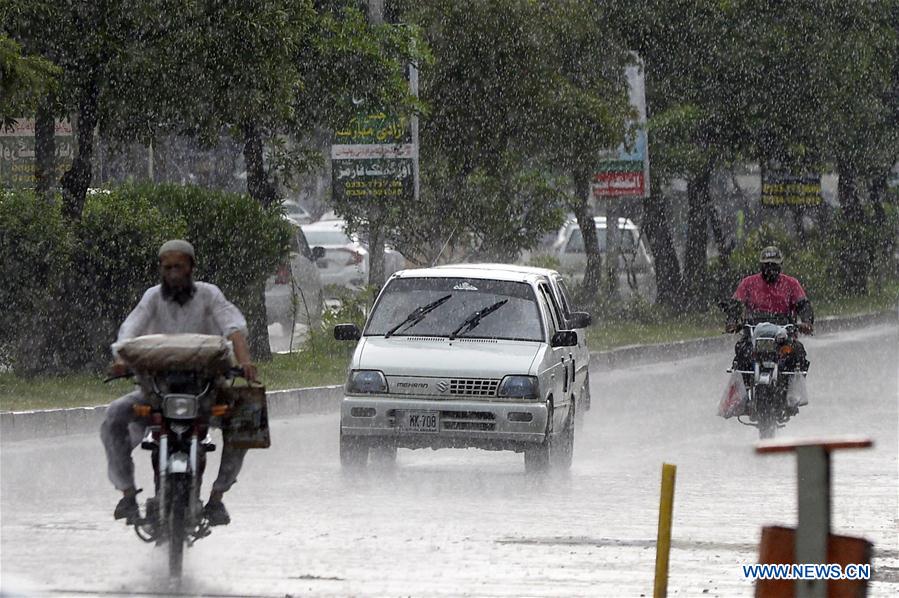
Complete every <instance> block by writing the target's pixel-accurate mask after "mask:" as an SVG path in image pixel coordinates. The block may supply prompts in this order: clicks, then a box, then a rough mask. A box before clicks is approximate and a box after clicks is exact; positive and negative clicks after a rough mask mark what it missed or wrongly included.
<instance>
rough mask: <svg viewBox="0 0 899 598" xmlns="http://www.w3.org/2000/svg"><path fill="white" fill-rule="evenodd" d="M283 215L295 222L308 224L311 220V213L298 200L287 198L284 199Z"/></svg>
mask: <svg viewBox="0 0 899 598" xmlns="http://www.w3.org/2000/svg"><path fill="white" fill-rule="evenodd" d="M283 206H284V215H285V216H286V217H287V218H288V219H290V220H292V221H293V222H296V223H297V224H310V223H311V222H312V221H313V218H312V214H310V213H309V212H308V211H307V210H306V208H304V207H303V206H301V205H300V204H299V203H298V202H296V201H293V200H290V199H287V200H284V204H283Z"/></svg>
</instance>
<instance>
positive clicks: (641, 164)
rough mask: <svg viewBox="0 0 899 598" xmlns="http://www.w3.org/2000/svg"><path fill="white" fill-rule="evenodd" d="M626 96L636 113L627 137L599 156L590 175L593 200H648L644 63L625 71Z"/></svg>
mask: <svg viewBox="0 0 899 598" xmlns="http://www.w3.org/2000/svg"><path fill="white" fill-rule="evenodd" d="M625 75H626V76H627V85H628V97H629V99H630V103H631V106H632V107H633V109H634V111H635V112H636V114H637V120H636V121H635V122H632V123H630V126H629V130H630V131H631V133H630V134H629V138H628V139H627V142H626V143H622V144H621V145H620V146H618V149H617V150H615V151H613V152H609V153H607V154H606V155H605V156H603V157H602V161H601V162H600V165H599V168H597V172H596V173H595V174H594V176H593V181H592V191H593V197H595V198H597V199H599V198H609V197H649V147H648V141H647V137H646V86H645V77H644V74H643V63H642V62H641V61H639V59H638V61H637V64H635V65H632V66H628V67H627V68H626V69H625Z"/></svg>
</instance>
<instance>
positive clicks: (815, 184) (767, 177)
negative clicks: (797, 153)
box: [761, 168, 822, 208]
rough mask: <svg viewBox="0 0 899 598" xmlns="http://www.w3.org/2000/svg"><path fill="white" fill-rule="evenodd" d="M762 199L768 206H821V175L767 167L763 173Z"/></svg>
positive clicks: (765, 205) (763, 203)
mask: <svg viewBox="0 0 899 598" xmlns="http://www.w3.org/2000/svg"><path fill="white" fill-rule="evenodd" d="M761 201H762V205H763V206H764V207H767V208H776V207H782V206H819V205H821V201H822V195H821V175H817V174H793V173H790V172H785V171H782V170H775V169H768V168H766V169H764V171H763V173H762V197H761Z"/></svg>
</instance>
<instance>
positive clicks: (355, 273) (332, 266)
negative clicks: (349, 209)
mask: <svg viewBox="0 0 899 598" xmlns="http://www.w3.org/2000/svg"><path fill="white" fill-rule="evenodd" d="M303 233H304V234H305V235H306V240H307V241H308V242H309V245H310V246H311V247H313V248H315V247H322V248H323V249H324V250H325V255H324V257H323V258H321V259H319V260H318V261H317V262H316V263H317V265H318V267H319V269H320V270H319V271H320V273H321V277H322V283H323V284H324V285H325V286H327V285H337V286H340V287H346V288H349V289H359V288H361V287H363V286H365V285H366V284H368V276H369V268H370V253H369V250H368V248H367V247H366V245H364V244H363V243H362V242H361V241H360V240H359V237H358V236H356V235H348V234H347V233H346V222H345V221H343V220H325V221H318V222H315V223H313V224H307V225H304V226H303ZM405 267H406V258H405V257H403V255H402V254H401V253H400V252H398V251H395V250H394V249H393V248H391V247H389V246H385V247H384V276H385V277H386V276H390V275H391V274H393V273H394V272H397V271H399V270H402V269H403V268H405Z"/></svg>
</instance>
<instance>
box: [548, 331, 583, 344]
mask: <svg viewBox="0 0 899 598" xmlns="http://www.w3.org/2000/svg"><path fill="white" fill-rule="evenodd" d="M552 346H553V347H576V346H577V332H575V331H574V330H559V331H558V332H556V333H555V334H554V335H553V339H552Z"/></svg>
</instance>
